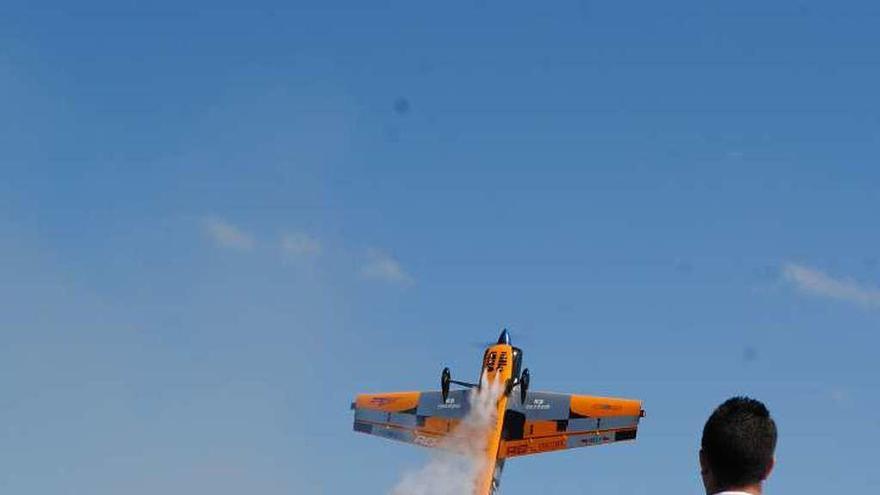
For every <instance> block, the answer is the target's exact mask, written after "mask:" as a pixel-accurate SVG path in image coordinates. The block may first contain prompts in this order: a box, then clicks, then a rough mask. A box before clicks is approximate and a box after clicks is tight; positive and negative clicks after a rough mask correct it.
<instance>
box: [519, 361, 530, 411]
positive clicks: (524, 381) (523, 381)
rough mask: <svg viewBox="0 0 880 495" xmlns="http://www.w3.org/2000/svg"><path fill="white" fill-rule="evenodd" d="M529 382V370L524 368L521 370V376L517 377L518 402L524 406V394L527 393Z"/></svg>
mask: <svg viewBox="0 0 880 495" xmlns="http://www.w3.org/2000/svg"><path fill="white" fill-rule="evenodd" d="M530 380H531V375H529V369H528V368H526V369H524V370H522V374H521V375H520V377H519V402H520V404H525V402H526V393H527V392H528V391H529V381H530Z"/></svg>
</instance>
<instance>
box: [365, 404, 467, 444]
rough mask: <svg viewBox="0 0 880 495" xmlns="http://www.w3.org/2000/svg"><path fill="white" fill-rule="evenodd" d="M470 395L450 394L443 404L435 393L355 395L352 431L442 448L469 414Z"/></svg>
mask: <svg viewBox="0 0 880 495" xmlns="http://www.w3.org/2000/svg"><path fill="white" fill-rule="evenodd" d="M469 394H470V392H469V391H467V390H450V391H449V395H448V396H447V398H446V400H445V401H444V400H443V397H442V395H441V393H440V392H439V391H431V392H390V393H384V394H359V395H358V396H357V397H356V398H355V401H354V402H352V404H351V407H352V409H353V410H354V431H357V432H361V433H366V434H369V435H376V436H379V437H383V438H388V439H390V440H397V441H399V442H407V443H412V444H416V445H421V446H423V447H443V446H444V445H443V443H444V442H443V441H444V439H445V438H447V437H449V436H451V435H453V430H454V428H455V426H456V425H457V424H458V422H459V421H460V420H461V418H463V417H464V416H465V414H467V412H468V411H469V410H470V395H469Z"/></svg>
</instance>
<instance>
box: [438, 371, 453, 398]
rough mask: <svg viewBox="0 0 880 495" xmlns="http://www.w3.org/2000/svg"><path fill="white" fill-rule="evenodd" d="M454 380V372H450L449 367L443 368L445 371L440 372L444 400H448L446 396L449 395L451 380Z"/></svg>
mask: <svg viewBox="0 0 880 495" xmlns="http://www.w3.org/2000/svg"><path fill="white" fill-rule="evenodd" d="M451 381H452V373H450V371H449V368H443V371H442V372H441V373H440V394H441V395H442V396H443V402H446V398H447V397H448V396H449V382H451Z"/></svg>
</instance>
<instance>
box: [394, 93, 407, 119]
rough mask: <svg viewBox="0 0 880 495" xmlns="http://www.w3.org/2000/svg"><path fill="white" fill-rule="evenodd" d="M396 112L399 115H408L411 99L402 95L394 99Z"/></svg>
mask: <svg viewBox="0 0 880 495" xmlns="http://www.w3.org/2000/svg"><path fill="white" fill-rule="evenodd" d="M394 113H396V114H397V115H406V114H408V113H409V100H407V99H406V98H403V97H400V98H398V99H396V100H394Z"/></svg>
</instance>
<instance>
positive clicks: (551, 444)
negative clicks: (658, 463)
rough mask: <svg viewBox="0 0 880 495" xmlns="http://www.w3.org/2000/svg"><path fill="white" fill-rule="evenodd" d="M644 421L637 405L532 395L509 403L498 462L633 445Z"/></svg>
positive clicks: (624, 401) (583, 397)
mask: <svg viewBox="0 0 880 495" xmlns="http://www.w3.org/2000/svg"><path fill="white" fill-rule="evenodd" d="M643 416H644V411H643V410H642V403H641V401H638V400H631V399H618V398H611V397H593V396H589V395H572V394H558V393H552V392H528V393H527V394H526V400H525V401H524V402H522V403H521V402H520V398H519V396H518V395H517V394H516V392H514V393H513V394H511V397H510V399H509V400H508V402H507V411H506V412H505V418H504V427H505V431H504V432H503V433H502V438H503V440H502V442H501V446H500V448H499V452H498V457H499V458H507V457H516V456H522V455H530V454H540V453H543V452H552V451H555V450H565V449H573V448H576V447H588V446H592V445H602V444H606V443H613V442H620V441H624V440H635V438H636V431H637V430H638V426H639V419H640V418H641V417H643Z"/></svg>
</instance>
